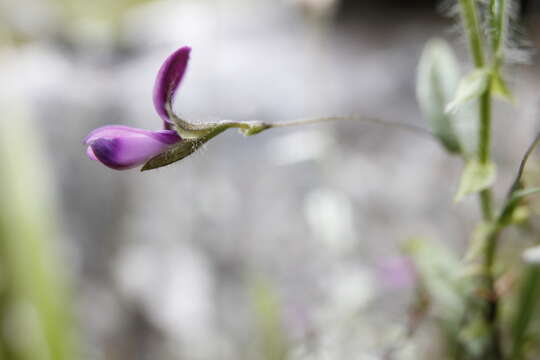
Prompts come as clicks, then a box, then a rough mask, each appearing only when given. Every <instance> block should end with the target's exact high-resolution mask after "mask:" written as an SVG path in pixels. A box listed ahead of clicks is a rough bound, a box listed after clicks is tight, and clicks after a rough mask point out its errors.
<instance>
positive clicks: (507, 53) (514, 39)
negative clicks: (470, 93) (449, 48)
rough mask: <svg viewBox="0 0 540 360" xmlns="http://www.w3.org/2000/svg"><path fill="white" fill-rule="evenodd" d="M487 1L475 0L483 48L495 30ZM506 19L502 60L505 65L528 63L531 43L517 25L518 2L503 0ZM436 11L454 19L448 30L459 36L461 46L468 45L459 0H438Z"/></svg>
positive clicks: (502, 42) (520, 26)
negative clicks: (482, 35)
mask: <svg viewBox="0 0 540 360" xmlns="http://www.w3.org/2000/svg"><path fill="white" fill-rule="evenodd" d="M489 3H490V1H489V0H484V1H477V2H476V4H477V6H478V10H479V11H478V15H479V22H480V26H481V28H482V32H483V34H484V37H485V40H486V41H485V42H484V46H485V47H486V50H487V48H488V46H489V44H490V41H491V39H492V38H493V36H494V32H495V29H494V28H493V25H492V24H491V22H490V17H489V16H488V15H487V14H488V13H489ZM504 6H505V9H504V11H505V19H504V24H503V27H502V29H503V33H502V34H501V35H502V39H501V46H502V49H501V50H502V52H503V54H504V62H505V63H506V64H524V63H525V64H526V63H529V62H530V58H531V52H532V48H533V47H532V45H531V43H530V42H529V41H528V40H527V36H526V32H525V30H524V28H523V26H522V25H521V24H520V18H519V1H517V0H506V1H504ZM438 11H439V12H440V13H441V14H443V15H444V16H447V17H449V18H452V19H454V20H455V22H454V25H451V27H450V28H449V33H450V34H451V35H453V36H455V37H456V38H457V39H458V44H459V45H460V46H466V44H468V39H467V34H466V32H465V30H464V29H465V27H464V26H463V17H462V14H461V9H460V6H459V1H456V0H441V1H440V2H439V5H438Z"/></svg>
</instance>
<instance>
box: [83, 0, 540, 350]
mask: <svg viewBox="0 0 540 360" xmlns="http://www.w3.org/2000/svg"><path fill="white" fill-rule="evenodd" d="M455 6H456V9H457V10H458V13H459V19H460V21H461V23H462V27H463V30H464V33H465V35H466V38H467V39H468V44H469V46H468V48H469V52H470V57H471V60H472V64H473V66H472V69H471V70H469V71H468V72H467V73H465V74H463V73H462V72H461V69H460V68H459V66H458V61H457V59H456V56H455V55H454V51H453V50H452V47H451V46H450V44H448V43H447V42H445V41H444V40H441V39H437V40H431V41H430V42H429V43H428V44H427V46H426V48H425V50H424V52H423V54H422V56H421V60H420V64H419V67H418V76H417V89H416V90H417V91H416V92H417V97H418V102H419V105H420V108H421V110H422V111H423V113H424V116H425V118H426V119H427V120H428V126H429V128H430V131H426V130H423V129H422V128H418V127H415V126H411V125H405V124H402V123H390V122H385V121H382V120H379V119H372V118H366V117H359V116H345V117H339V116H338V117H323V118H316V119H301V120H292V121H286V122H280V123H266V122H260V121H249V122H248V121H231V120H222V121H218V122H212V123H199V124H193V123H190V122H188V121H186V120H184V119H182V118H180V117H179V116H178V115H176V113H175V112H174V110H173V100H174V95H175V93H176V90H177V88H178V86H179V84H180V82H181V80H182V77H183V76H184V74H185V72H186V67H187V64H188V58H189V52H190V49H189V48H187V47H184V48H181V49H179V50H177V51H176V52H174V53H173V54H172V55H171V56H170V57H169V58H168V59H166V61H165V63H164V64H163V66H162V67H161V69H160V71H159V73H158V76H157V80H156V83H155V88H154V105H155V107H156V110H157V112H158V114H159V115H160V117H161V118H162V119H163V121H164V130H160V131H158V132H149V131H145V130H140V129H131V128H130V130H129V131H128V130H127V129H125V128H122V129H120V128H118V127H114V126H111V127H107V128H104V129H103V128H102V129H98V130H96V131H94V132H92V133H91V134H90V136H89V137H88V138H87V139H86V143H87V145H89V150H88V153H89V156H90V157H91V158H93V159H94V160H99V161H101V162H102V163H104V164H105V165H107V166H109V167H112V168H114V169H124V168H129V167H132V166H137V165H143V164H144V165H143V167H142V170H151V169H155V168H159V167H162V166H166V165H169V164H172V163H174V162H177V161H179V160H182V159H183V158H185V157H186V156H189V155H190V154H192V153H193V152H195V151H196V150H197V149H198V148H199V147H200V146H201V145H202V144H204V143H206V142H208V141H209V140H211V139H212V138H213V137H215V136H217V135H219V134H220V133H222V132H224V131H226V130H228V129H231V128H237V129H239V130H240V132H241V133H243V134H244V135H246V136H251V135H256V134H259V133H261V132H263V131H266V130H269V129H272V128H276V127H283V126H296V125H306V124H312V123H318V122H326V121H334V120H354V121H370V122H376V123H379V124H382V125H390V126H392V127H400V128H403V129H407V130H412V131H415V132H417V133H420V134H422V135H426V134H427V135H429V136H430V137H431V139H435V140H436V141H438V142H439V143H440V144H441V145H442V147H443V148H444V149H445V150H447V151H448V152H449V153H450V154H452V155H455V156H458V157H461V158H462V159H463V161H464V167H463V172H462V175H461V179H460V181H459V186H458V189H457V193H456V196H455V201H461V200H462V199H464V198H465V197H467V196H469V195H473V194H474V195H476V196H477V197H478V202H479V205H480V210H481V220H480V221H479V224H478V226H477V228H476V230H475V231H474V234H473V235H472V236H471V241H470V246H469V249H468V250H467V252H466V254H465V256H463V259H460V257H459V256H457V255H456V254H453V253H452V252H451V251H449V250H447V249H445V248H444V247H441V246H437V245H435V244H433V243H432V242H429V241H423V240H414V241H411V242H410V243H409V244H408V245H407V246H406V250H407V252H408V254H409V255H410V257H411V258H412V259H413V261H414V262H415V264H416V268H417V272H418V277H419V286H418V288H419V295H420V296H418V299H421V301H422V306H421V308H422V314H424V313H425V308H426V305H425V304H429V306H430V307H431V311H430V317H431V318H432V319H434V320H435V321H436V323H437V324H438V325H439V327H440V329H441V334H444V339H445V340H446V344H447V345H448V346H447V358H450V359H456V360H458V359H464V360H476V359H478V360H480V359H486V360H503V359H532V357H531V356H534V355H531V356H529V354H532V352H530V349H531V344H534V343H535V342H538V337H537V338H535V337H534V336H533V334H532V333H531V332H530V331H529V328H530V325H531V324H532V323H533V321H532V320H533V319H534V316H535V315H536V311H535V310H536V309H535V307H536V306H535V303H536V302H537V300H538V299H537V298H538V293H539V290H538V289H539V286H540V285H539V283H538V282H539V277H540V276H539V274H538V267H537V266H538V265H536V263H537V262H536V260H535V261H528V264H527V265H526V266H523V269H522V271H523V273H521V274H519V271H520V270H521V269H512V271H509V266H507V264H503V261H502V259H501V257H500V256H499V252H498V248H499V244H500V242H501V241H500V237H501V235H502V233H503V231H504V230H505V229H507V228H508V227H511V226H514V225H515V224H517V223H518V222H520V221H522V220H523V217H524V216H523V215H524V214H526V211H524V210H525V207H526V206H527V203H526V202H525V199H526V198H527V197H529V196H530V195H533V194H535V193H537V192H540V188H537V187H528V186H527V184H526V182H525V180H524V177H523V174H524V170H525V167H526V165H527V161H528V160H529V157H530V155H531V153H532V152H533V151H534V149H535V147H536V146H537V144H538V143H539V142H540V135H539V136H537V137H536V138H534V139H533V140H532V142H531V144H530V145H529V146H528V147H526V146H524V149H523V150H524V155H523V157H522V160H521V163H520V164H516V168H517V173H516V175H515V177H514V181H513V183H512V184H511V186H510V188H509V189H508V191H507V193H506V195H505V196H504V198H503V199H502V201H500V203H496V202H495V201H494V195H493V191H492V186H493V184H494V182H495V181H496V179H497V171H496V164H495V162H494V160H493V157H492V151H491V150H492V121H491V120H492V102H493V98H494V97H495V96H497V97H499V98H501V99H502V100H506V101H508V102H510V103H512V102H513V95H512V93H511V91H510V89H509V87H508V85H507V83H506V80H505V76H504V71H503V70H504V65H505V63H506V60H507V58H508V56H507V53H508V48H509V47H510V46H511V45H512V42H511V41H510V38H511V36H510V33H511V31H510V28H511V27H510V23H511V22H512V21H514V20H515V18H514V17H513V14H514V12H515V10H516V9H515V7H516V4H515V1H513V0H484V1H477V0H456V3H455ZM165 135H167V136H170V137H172V138H171V139H169V140H170V141H169V140H167V141H165V140H164V139H163V137H164V136H165ZM529 257H530V256H529ZM509 276H514V277H515V278H516V279H517V281H520V282H521V286H518V287H511V286H502V285H500V284H501V283H503V284H504V283H505V282H508V277H509ZM514 288H521V289H520V290H519V291H512V290H513V289H514ZM259 292H260V294H264V293H265V292H264V291H262V290H260V291H259ZM258 298H259V301H258V303H259V304H260V307H261V309H262V310H261V311H260V313H268V311H267V310H264V309H266V308H267V305H268V304H267V302H266V300H265V299H267V296H266V295H265V296H262V295H261V296H258ZM265 304H266V305H265ZM508 304H516V305H517V307H516V310H515V311H512V312H510V314H509V313H508V312H504V311H503V310H502V309H503V308H504V307H505V306H506V305H508ZM272 316H274V315H272ZM268 324H270V323H269V322H268ZM268 324H267V325H268ZM270 325H272V324H270ZM270 327H272V328H274V326H273V325H272V326H270ZM412 328H415V329H416V328H418V325H417V324H416V321H415V326H414V327H412ZM273 331H274V330H272V334H269V335H268V336H269V337H271V336H274V333H273ZM268 340H269V341H270V340H271V339H270V338H269V339H268ZM394 352H395V351H392V353H394ZM528 356H529V357H528Z"/></svg>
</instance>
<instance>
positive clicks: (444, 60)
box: [416, 39, 460, 153]
mask: <svg viewBox="0 0 540 360" xmlns="http://www.w3.org/2000/svg"><path fill="white" fill-rule="evenodd" d="M459 77H460V75H459V66H458V62H457V60H456V56H455V55H454V52H453V50H452V48H451V47H450V45H449V44H448V43H447V42H446V41H444V40H442V39H432V40H430V41H429V42H428V43H427V44H426V46H425V48H424V51H423V52H422V56H421V57H420V63H419V64H418V71H417V79H416V97H417V99H418V104H419V105H420V109H421V110H422V113H423V114H424V116H425V117H426V119H427V120H428V125H429V127H430V128H431V131H432V132H433V133H434V134H435V135H436V136H437V137H438V138H439V140H440V141H441V143H442V145H443V146H444V147H445V148H446V150H448V151H449V152H452V153H458V152H460V143H459V140H458V137H457V135H456V132H455V129H454V127H453V125H452V120H453V119H452V115H451V114H447V113H446V112H445V106H446V104H447V103H448V102H449V101H450V100H451V99H452V96H453V95H454V93H455V92H456V89H457V86H458V83H459Z"/></svg>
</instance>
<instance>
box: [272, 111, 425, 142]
mask: <svg viewBox="0 0 540 360" xmlns="http://www.w3.org/2000/svg"><path fill="white" fill-rule="evenodd" d="M332 121H359V122H365V123H372V124H378V125H382V126H388V127H394V128H399V129H402V130H406V131H411V132H414V133H417V134H420V135H423V136H429V137H431V138H433V134H432V133H431V132H430V131H429V130H427V129H424V128H421V127H419V126H415V125H410V124H404V123H398V122H392V121H386V120H381V119H378V118H370V117H360V116H355V115H351V116H329V117H322V118H307V119H297V120H290V121H283V122H276V123H266V124H265V125H267V126H268V128H278V127H287V126H300V125H310V124H318V123H325V122H332Z"/></svg>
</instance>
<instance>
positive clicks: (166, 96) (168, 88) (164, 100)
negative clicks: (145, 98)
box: [154, 46, 191, 129]
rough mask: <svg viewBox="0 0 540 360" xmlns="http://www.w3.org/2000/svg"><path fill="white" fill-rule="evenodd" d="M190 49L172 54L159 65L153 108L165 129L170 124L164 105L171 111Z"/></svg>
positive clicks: (183, 49)
mask: <svg viewBox="0 0 540 360" xmlns="http://www.w3.org/2000/svg"><path fill="white" fill-rule="evenodd" d="M190 52H191V48H190V47H188V46H184V47H182V48H180V49H178V50H176V51H175V52H174V53H172V54H171V55H170V56H169V57H168V58H167V59H166V60H165V62H164V63H163V65H161V68H160V69H159V72H158V75H157V77H156V82H155V84H154V107H155V108H156V111H157V113H158V114H159V116H160V117H161V118H162V119H163V121H164V123H165V128H166V129H170V124H171V123H172V122H171V120H170V119H169V114H168V113H167V109H166V105H167V104H169V106H170V108H171V109H172V101H173V99H174V95H175V93H176V89H178V86H179V85H180V82H181V81H182V78H183V77H184V73H185V72H186V68H187V64H188V61H189V54H190Z"/></svg>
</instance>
